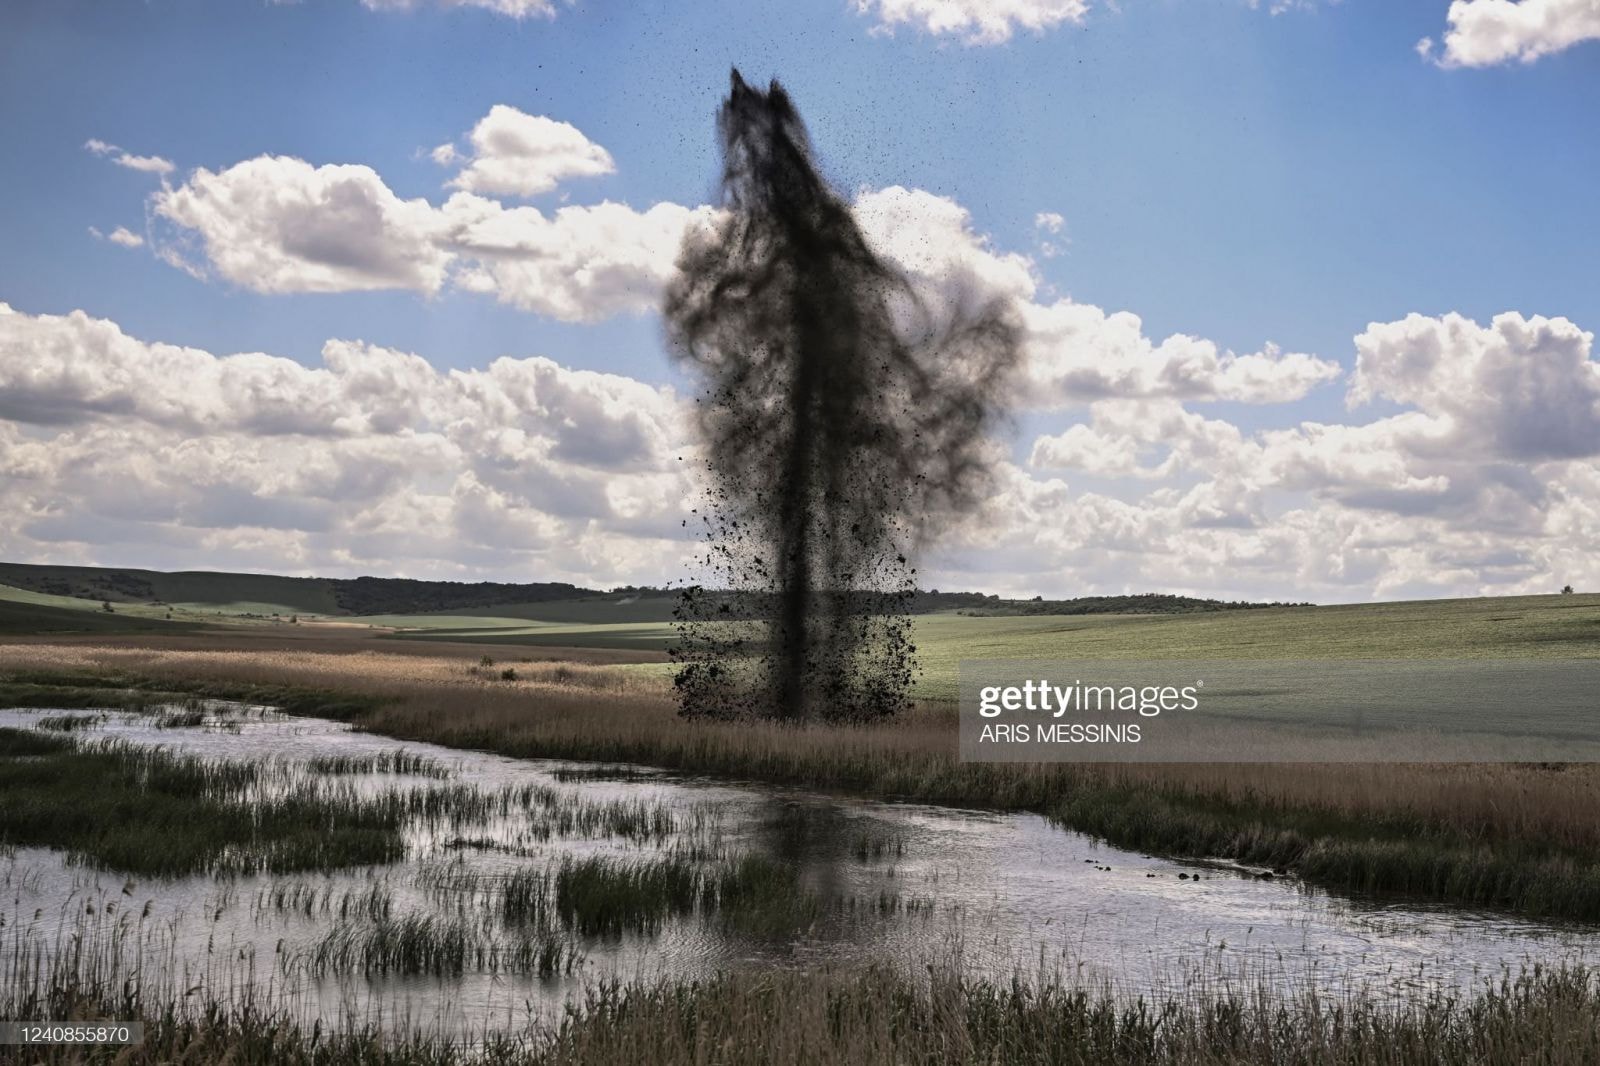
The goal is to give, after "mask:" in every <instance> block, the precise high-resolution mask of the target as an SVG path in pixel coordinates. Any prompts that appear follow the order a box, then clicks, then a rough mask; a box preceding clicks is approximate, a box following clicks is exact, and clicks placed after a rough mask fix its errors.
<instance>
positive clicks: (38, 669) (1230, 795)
mask: <svg viewBox="0 0 1600 1066" xmlns="http://www.w3.org/2000/svg"><path fill="white" fill-rule="evenodd" d="M541 654H543V655H546V656H548V657H549V658H547V659H545V660H544V661H513V660H505V661H489V660H491V659H492V656H487V655H484V654H483V652H482V649H474V648H469V647H462V648H459V649H455V648H452V649H442V650H431V651H429V652H428V653H422V649H417V648H407V649H405V651H404V653H400V652H392V651H388V650H377V649H375V648H372V647H357V646H351V645H343V646H341V647H339V648H338V649H337V650H325V649H318V648H317V647H316V645H315V644H314V643H312V642H305V643H304V644H303V646H297V647H295V648H293V649H291V650H271V651H263V650H257V649H254V648H251V647H250V646H249V644H248V642H247V641H244V640H241V641H238V642H236V643H234V644H230V643H228V642H227V641H226V640H224V639H222V638H207V641H206V642H205V643H200V642H195V643H194V644H193V646H189V647H170V646H169V647H161V648H130V647H127V646H126V645H125V644H116V645H112V644H102V643H94V642H61V643H55V644H49V643H26V644H7V645H3V646H0V704H4V705H7V706H29V705H31V706H52V707H73V706H76V707H89V706H128V705H133V704H140V703H151V702H159V701H162V700H168V699H175V698H183V697H186V696H214V697H227V698H235V699H244V700H251V701H256V702H262V703H271V704H274V705H277V706H281V707H283V708H284V709H285V710H287V711H289V712H291V713H302V714H316V715H319V716H324V717H331V718H337V719H340V720H343V721H347V722H350V723H351V724H353V725H355V726H357V727H358V728H361V729H364V730H369V731H372V732H376V733H382V734H387V735H390V736H394V737H397V738H402V739H410V740H424V741H429V742H432V743H436V744H442V745H446V746H450V747H457V748H472V749H480V750H486V751H492V752H497V753H500V754H504V755H510V756H514V757H523V758H571V759H583V760H592V761H597V762H607V763H618V762H626V763H639V764H644V765H651V766H658V767H663V768H666V769H671V770H678V771H683V772H689V773H697V774H708V775H717V776H723V777H728V778H744V779H753V780H760V781H769V782H775V783H783V784H792V785H799V786H804V787H808V788H814V789H822V790H840V791H848V792H854V793H860V794H866V795H872V796H880V797H889V798H900V799H908V800H918V801H924V802H931V803H943V804H951V805H958V806H972V807H984V808H993V809H997V810H1027V811H1036V812H1039V813H1043V814H1046V815H1048V816H1049V817H1051V818H1053V819H1055V820H1057V821H1058V822H1059V823H1060V824H1062V825H1064V826H1067V827H1069V828H1073V829H1077V830H1080V831H1083V832H1087V833H1091V834H1094V835H1097V836H1100V837H1102V838H1104V839H1105V840H1107V841H1108V842H1110V843H1112V844H1114V845H1116V846H1119V847H1123V848H1129V849H1133V850H1140V851H1147V852H1152V853H1158V854H1165V855H1171V856H1193V857H1207V858H1221V859H1227V860H1231V861H1235V862H1240V863H1245V864H1250V865H1254V866H1259V867H1264V868H1266V869H1268V870H1271V871H1275V873H1274V874H1268V876H1298V877H1302V878H1305V879H1307V880H1310V881H1313V882H1315V883H1317V884H1319V885H1322V886H1324V887H1327V888H1330V889H1333V890H1337V891H1342V892H1351V893H1393V894H1404V895H1411V896H1416V897H1420V898H1425V899H1430V900H1435V901H1438V902H1441V903H1454V904H1465V905H1472V906H1477V907H1485V908H1492V909H1497V910H1502V911H1505V912H1509V913H1516V914H1522V915H1527V916H1530V917H1532V916H1537V917H1545V918H1565V919H1578V920H1595V919H1600V825H1596V824H1595V823H1594V821H1593V819H1592V818H1591V817H1590V816H1589V812H1592V811H1593V810H1595V809H1597V807H1600V773H1597V772H1596V769H1595V768H1593V767H1589V766H1409V765H1391V766H1369V765H1359V766H1358V765H1328V766H1288V765H1261V766H1231V765H1193V766H1191V765H1183V766H1122V767H1103V766H1102V767H1095V766H1059V765H985V764H969V763H961V762H960V761H959V760H958V759H957V757H956V743H955V734H956V719H955V712H954V709H953V708H951V707H949V706H948V705H938V704H930V705H923V706H920V707H919V708H917V710H916V711H914V712H913V713H911V714H909V715H906V716H904V717H903V718H901V719H899V720H896V721H893V722H890V723H886V724H880V725H873V726H863V727H824V726H811V727H801V728H794V727H784V726H777V725H772V724H764V723H754V724H737V725H730V724H716V723H689V722H684V721H682V720H680V719H679V718H677V717H676V715H675V713H674V708H673V704H672V701H671V699H670V693H669V692H668V691H667V687H666V681H665V679H664V678H663V677H662V676H661V674H660V672H659V670H654V669H651V668H649V667H635V666H627V665H603V664H600V663H596V662H594V661H592V660H593V658H594V656H592V655H591V656H590V659H591V661H590V662H586V663H578V662H567V661H562V660H561V659H560V651H559V650H558V649H543V650H541ZM508 671H509V676H508V673H507V672H508Z"/></svg>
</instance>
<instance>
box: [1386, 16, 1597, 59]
mask: <svg viewBox="0 0 1600 1066" xmlns="http://www.w3.org/2000/svg"><path fill="white" fill-rule="evenodd" d="M1445 22H1446V24H1447V27H1446V29H1445V31H1444V35H1443V40H1442V42H1441V43H1440V45H1439V46H1438V47H1437V48H1436V46H1435V43H1434V41H1433V40H1432V39H1431V38H1424V39H1423V40H1422V41H1420V42H1418V45H1417V51H1418V53H1419V54H1421V55H1422V56H1423V57H1424V58H1426V59H1433V60H1434V61H1436V62H1438V63H1439V64H1440V65H1442V66H1446V67H1489V66H1495V65H1497V64H1501V63H1510V62H1521V63H1532V62H1534V61H1535V60H1537V59H1540V58H1542V57H1544V56H1547V55H1553V54H1554V53H1556V52H1562V51H1565V50H1566V49H1568V48H1571V47H1572V46H1573V45H1576V44H1581V43H1583V42H1585V41H1594V40H1600V0H1453V2H1452V3H1451V5H1450V8H1449V10H1448V11H1447V12H1446V13H1445Z"/></svg>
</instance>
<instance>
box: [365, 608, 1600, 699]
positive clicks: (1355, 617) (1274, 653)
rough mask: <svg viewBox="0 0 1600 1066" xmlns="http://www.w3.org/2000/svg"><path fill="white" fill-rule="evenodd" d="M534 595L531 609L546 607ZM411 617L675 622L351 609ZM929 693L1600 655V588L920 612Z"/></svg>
mask: <svg viewBox="0 0 1600 1066" xmlns="http://www.w3.org/2000/svg"><path fill="white" fill-rule="evenodd" d="M544 606H556V607H559V606H561V605H560V604H553V605H530V608H529V613H533V612H534V610H536V609H537V608H538V607H544ZM352 621H366V622H370V623H372V624H377V625H385V626H396V627H401V628H400V629H399V631H397V632H396V633H395V634H394V636H395V637H396V638H397V639H426V640H444V641H463V642H470V643H489V644H506V645H522V646H528V647H589V648H635V649H637V648H645V649H660V650H665V649H666V648H668V647H670V646H671V644H672V642H673V639H674V637H675V631H674V629H673V627H672V625H671V624H670V623H667V622H648V621H643V622H633V623H623V622H612V623H601V624H592V625H574V624H561V623H558V622H534V623H531V624H530V620H529V619H528V618H526V617H524V618H512V617H491V616H488V612H485V613H484V615H482V616H474V617H465V616H462V615H459V614H457V615H450V616H430V615H410V616H390V617H385V618H373V619H352ZM913 632H914V635H915V636H914V639H915V642H916V644H917V648H918V651H919V654H920V657H921V661H922V668H923V675H922V679H921V682H920V684H919V690H918V695H919V696H920V697H922V698H924V699H945V700H952V699H954V698H955V689H956V671H957V665H958V664H959V663H960V661H961V660H963V659H1055V658H1081V659H1417V658H1422V659H1448V658H1461V659H1475V658H1574V657H1577V658H1589V657H1594V656H1600V595H1582V596H1576V595H1573V596H1522V597H1508V598H1483V599H1469V600H1419V601H1410V602H1404V603H1377V604H1352V605H1349V606H1335V607H1280V608H1268V609H1262V610H1255V611H1229V612H1218V613H1214V614H1186V615H1061V616H1033V617H1012V618H1004V617H1002V618H980V617H971V616H968V615H962V614H955V613H944V614H930V615H920V616H918V617H917V618H915V619H914V620H913Z"/></svg>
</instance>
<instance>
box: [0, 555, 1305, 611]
mask: <svg viewBox="0 0 1600 1066" xmlns="http://www.w3.org/2000/svg"><path fill="white" fill-rule="evenodd" d="M0 585H10V586H12V587H14V588H20V589H26V590H28V591H30V592H45V593H50V594H52V595H57V596H72V597H75V598H78V599H85V600H94V601H97V602H98V601H108V602H111V603H157V604H159V603H192V604H209V603H215V604H238V603H260V604H276V605H280V606H281V607H287V608H289V609H291V610H296V611H303V612H306V613H309V614H329V615H339V614H353V615H372V614H429V613H447V612H450V611H465V610H474V609H479V608H489V607H505V606H510V605H513V604H527V603H548V602H551V601H554V600H594V601H602V602H612V603H617V604H619V605H620V604H624V603H628V602H631V601H633V600H636V599H643V598H648V597H666V598H672V599H676V598H677V597H678V596H679V595H680V593H681V590H680V589H676V588H658V587H652V586H649V585H624V586H621V587H619V588H614V589H612V590H611V591H610V592H602V591H600V590H598V589H589V588H584V587H582V586H580V585H570V584H567V583H565V582H560V581H536V582H523V583H512V582H499V581H478V582H466V581H417V580H413V579H411V578H401V577H357V578H327V577H280V576H278V575H275V574H234V573H223V572H215V571H203V570H187V571H177V572H172V573H169V572H165V571H160V570H125V569H115V568H110V567H98V566H41V565H34V564H28V563H3V562H0ZM714 595H715V596H717V597H718V598H720V599H725V600H726V601H727V603H728V604H729V607H730V608H731V610H732V613H733V615H734V616H736V617H747V618H748V617H760V616H762V615H763V613H764V611H763V607H764V604H763V598H762V596H761V595H760V594H757V593H739V594H736V593H717V594H714ZM819 595H822V594H819ZM850 595H851V596H852V597H859V598H860V603H861V605H862V606H861V609H863V610H866V611H875V610H882V609H883V604H884V603H885V602H888V601H887V600H886V599H885V597H883V596H881V595H877V594H862V593H853V594H850ZM888 599H889V600H893V599H895V597H889V598H888ZM905 602H906V609H908V610H910V611H911V612H912V613H913V614H931V613H933V612H935V611H958V612H960V613H962V614H970V615H1033V614H1192V613H1196V612H1200V611H1240V610H1249V609H1252V608H1257V607H1291V606H1309V604H1287V603H1276V602H1275V603H1247V602H1244V601H1242V600H1240V601H1225V600H1206V599H1198V598H1196V597H1193V596H1169V595H1166V594H1164V593H1158V592H1147V593H1143V594H1141V595H1137V596H1080V597H1077V598H1075V599H1066V600H1047V599H1043V598H1034V599H1031V600H1028V599H1021V600H1004V599H1001V598H1000V597H998V596H992V595H984V594H983V593H981V592H941V591H939V590H938V589H932V590H927V591H922V590H919V591H917V592H915V593H913V594H911V596H910V597H909V598H907V600H906V601H905Z"/></svg>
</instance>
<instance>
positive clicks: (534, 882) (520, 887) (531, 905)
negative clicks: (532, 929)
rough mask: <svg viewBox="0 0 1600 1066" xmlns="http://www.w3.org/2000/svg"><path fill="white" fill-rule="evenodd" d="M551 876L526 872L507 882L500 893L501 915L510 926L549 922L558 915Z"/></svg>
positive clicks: (540, 872) (514, 875) (536, 871)
mask: <svg viewBox="0 0 1600 1066" xmlns="http://www.w3.org/2000/svg"><path fill="white" fill-rule="evenodd" d="M552 887H553V886H552V884H551V878H550V875H549V874H547V873H545V872H544V871H543V870H532V869H523V870H518V871H517V872H516V873H514V874H512V875H511V876H509V877H507V878H506V879H505V882H504V884H503V885H502V886H501V890H500V916H501V917H502V918H504V919H505V921H506V922H508V923H513V924H518V925H527V924H530V923H547V922H549V921H550V919H551V916H552V915H553V914H554V913H555V910H556V908H555V906H554V900H553V897H552V894H551V890H552Z"/></svg>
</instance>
